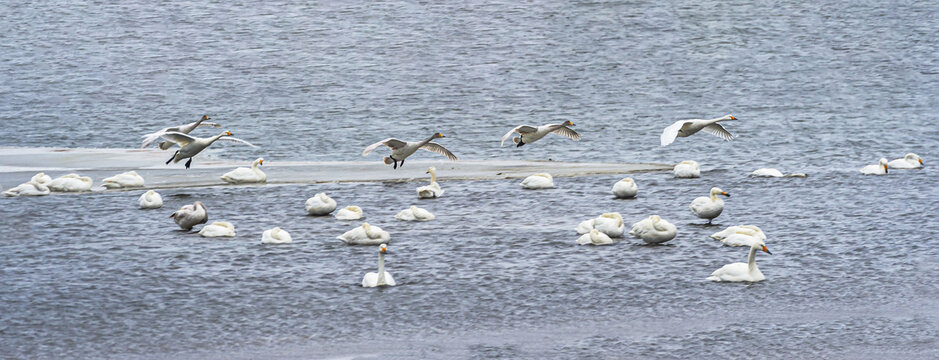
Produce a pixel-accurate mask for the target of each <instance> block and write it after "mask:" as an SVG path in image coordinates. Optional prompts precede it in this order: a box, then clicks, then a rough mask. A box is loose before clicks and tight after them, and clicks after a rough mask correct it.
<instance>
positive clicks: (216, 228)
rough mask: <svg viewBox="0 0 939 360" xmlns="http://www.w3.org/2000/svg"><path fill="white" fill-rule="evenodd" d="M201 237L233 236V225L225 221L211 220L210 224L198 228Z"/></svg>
mask: <svg viewBox="0 0 939 360" xmlns="http://www.w3.org/2000/svg"><path fill="white" fill-rule="evenodd" d="M199 235H202V237H234V236H235V225H232V224H231V223H230V222H226V221H213V222H212V223H211V224H209V225H206V226H203V227H202V230H199Z"/></svg>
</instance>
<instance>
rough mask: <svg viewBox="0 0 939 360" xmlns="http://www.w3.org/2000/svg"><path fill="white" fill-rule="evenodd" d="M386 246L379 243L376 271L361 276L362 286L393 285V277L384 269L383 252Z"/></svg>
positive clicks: (385, 250)
mask: <svg viewBox="0 0 939 360" xmlns="http://www.w3.org/2000/svg"><path fill="white" fill-rule="evenodd" d="M387 251H388V246H386V245H385V244H381V245H379V246H378V272H370V273H367V274H365V276H364V277H363V278H362V287H376V286H395V279H394V278H392V277H391V273H390V272H387V271H385V253H386V252H387Z"/></svg>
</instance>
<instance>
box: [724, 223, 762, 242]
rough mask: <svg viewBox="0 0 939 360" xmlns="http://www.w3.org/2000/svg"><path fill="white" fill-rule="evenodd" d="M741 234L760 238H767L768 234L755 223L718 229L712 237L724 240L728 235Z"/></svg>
mask: <svg viewBox="0 0 939 360" xmlns="http://www.w3.org/2000/svg"><path fill="white" fill-rule="evenodd" d="M734 234H741V235H746V236H751V237H756V238H759V239H760V240H766V234H764V233H763V230H762V229H760V228H759V227H757V226H755V225H736V226H731V227H728V228H726V229H724V230H721V231H718V232H716V233H714V234H711V238H712V239H714V240H724V239H726V238H727V237H729V236H731V235H734Z"/></svg>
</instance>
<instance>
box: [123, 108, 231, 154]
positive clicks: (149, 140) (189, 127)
mask: <svg viewBox="0 0 939 360" xmlns="http://www.w3.org/2000/svg"><path fill="white" fill-rule="evenodd" d="M206 120H209V116H208V115H202V118H201V119H199V121H196V122H191V123H188V124H186V125H179V126H171V127H167V128H163V129H161V130H159V131H157V132H154V133H150V134H146V135H143V136H141V137H142V138H143V141H142V142H141V143H140V148H141V149H143V148H146V147H147V146H150V144H153V142H154V141H156V139H159V138H160V136H162V135H163V134H165V133H168V132H179V133H183V134H188V133H190V132H192V131H193V130H195V129H196V128H197V127H200V126H210V127H221V125H219V124H216V123H210V122H204V121H206ZM174 144H175V143H173V142H169V141H161V142H160V143H159V144H158V145H157V146H159V148H160V149H161V150H166V149H169V148H171V147H173V145H174Z"/></svg>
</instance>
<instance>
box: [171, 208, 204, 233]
mask: <svg viewBox="0 0 939 360" xmlns="http://www.w3.org/2000/svg"><path fill="white" fill-rule="evenodd" d="M170 217H171V218H173V221H176V225H179V227H180V228H181V229H183V230H192V227H193V226H196V224H205V222H206V221H208V219H209V214H208V211H206V209H205V204H203V203H202V202H201V201H196V202H194V203H192V205H183V206H182V207H180V208H179V210H176V212H174V213H173V214H172V215H170Z"/></svg>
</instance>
